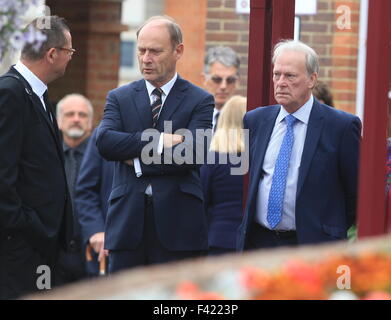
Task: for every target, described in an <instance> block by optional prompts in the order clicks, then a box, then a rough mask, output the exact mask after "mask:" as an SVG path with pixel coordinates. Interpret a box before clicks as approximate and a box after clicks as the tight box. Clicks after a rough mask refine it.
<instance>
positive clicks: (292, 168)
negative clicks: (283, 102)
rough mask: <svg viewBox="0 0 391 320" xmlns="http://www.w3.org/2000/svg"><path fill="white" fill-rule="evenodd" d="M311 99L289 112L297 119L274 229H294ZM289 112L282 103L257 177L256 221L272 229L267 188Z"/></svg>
mask: <svg viewBox="0 0 391 320" xmlns="http://www.w3.org/2000/svg"><path fill="white" fill-rule="evenodd" d="M313 103H314V98H313V96H312V95H311V97H310V98H309V100H308V101H307V102H306V103H305V104H304V105H303V106H302V107H300V108H299V109H298V110H297V111H296V112H294V113H292V115H293V116H294V117H295V118H296V119H297V121H296V123H295V125H294V127H293V132H294V143H293V148H292V155H291V159H290V162H289V169H288V176H287V181H286V187H285V197H284V204H283V212H282V218H281V221H280V223H279V224H278V225H277V227H276V228H275V229H276V230H296V219H295V207H296V191H297V181H298V178H299V169H300V163H301V156H302V154H303V148H304V141H305V137H306V133H307V127H308V120H309V117H310V113H311V110H312V105H313ZM288 114H289V113H288V112H287V111H286V110H285V108H284V107H283V106H281V107H280V112H279V114H278V116H277V118H276V122H275V124H274V128H273V132H272V134H271V137H270V141H269V145H268V147H267V149H266V153H265V159H264V161H263V166H262V171H263V178H262V179H261V180H260V181H259V188H258V196H257V212H256V217H255V221H256V222H258V223H259V224H261V225H262V226H264V227H266V228H268V229H271V228H270V226H269V224H268V222H267V206H268V200H269V192H270V188H271V185H272V177H273V172H274V166H275V163H276V160H277V156H278V152H279V151H280V147H281V143H282V139H283V138H284V135H285V132H286V128H287V125H286V122H285V121H284V119H285V117H286V116H287V115H288Z"/></svg>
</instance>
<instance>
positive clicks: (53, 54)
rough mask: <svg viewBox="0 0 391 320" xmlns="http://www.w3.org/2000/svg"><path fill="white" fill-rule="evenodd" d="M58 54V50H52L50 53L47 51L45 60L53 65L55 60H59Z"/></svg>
mask: <svg viewBox="0 0 391 320" xmlns="http://www.w3.org/2000/svg"><path fill="white" fill-rule="evenodd" d="M57 56H58V52H57V50H56V48H50V49H49V50H48V51H46V54H45V58H46V59H47V60H48V61H49V62H50V63H53V62H54V60H55V59H56V58H57Z"/></svg>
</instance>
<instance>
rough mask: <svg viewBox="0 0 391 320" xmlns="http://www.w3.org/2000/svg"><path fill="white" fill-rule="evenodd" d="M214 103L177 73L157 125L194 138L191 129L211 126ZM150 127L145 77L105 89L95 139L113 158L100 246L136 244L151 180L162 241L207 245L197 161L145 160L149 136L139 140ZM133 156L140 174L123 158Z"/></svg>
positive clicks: (174, 246)
mask: <svg viewBox="0 0 391 320" xmlns="http://www.w3.org/2000/svg"><path fill="white" fill-rule="evenodd" d="M213 107H214V101H213V97H212V96H211V95H210V94H209V93H207V92H206V91H204V90H202V89H200V88H198V87H196V86H194V85H192V84H191V83H190V82H188V81H186V80H183V79H182V78H180V77H179V76H178V79H177V80H176V82H175V84H174V86H173V88H172V89H171V91H170V93H169V95H168V96H167V98H166V100H165V103H164V105H163V109H162V111H161V114H160V117H159V120H158V123H157V126H156V129H157V130H158V131H159V132H163V130H164V121H172V133H175V131H176V130H178V129H183V128H187V129H189V130H190V131H191V133H192V134H193V136H194V137H195V131H196V129H210V128H211V127H212V114H213ZM151 127H152V113H151V107H150V99H149V96H148V92H147V89H146V85H145V81H144V80H139V81H136V82H133V83H130V84H128V85H125V86H122V87H120V88H117V89H115V90H112V91H111V92H109V94H108V97H107V104H106V107H105V112H104V117H103V120H102V122H101V124H100V126H99V129H98V138H97V146H98V149H99V152H100V153H101V154H102V156H103V157H105V158H106V159H107V160H112V161H116V162H115V170H114V180H113V187H112V191H111V194H110V198H109V208H108V214H107V220H106V235H105V247H106V249H109V250H133V249H135V248H136V247H137V246H138V245H139V243H140V241H141V240H142V235H143V225H144V204H145V199H144V197H145V196H144V194H145V190H146V189H147V186H148V185H149V184H151V186H152V190H153V208H154V220H155V223H156V232H157V234H158V237H159V239H160V241H161V243H162V245H163V246H164V247H165V248H166V249H168V250H174V251H175V250H206V249H207V242H208V241H207V222H206V215H205V212H204V208H203V194H202V189H201V183H200V178H199V165H197V164H195V159H194V161H193V162H192V163H184V164H176V163H173V164H144V163H143V162H142V158H141V154H142V150H143V148H144V147H145V146H146V145H147V144H148V143H149V142H151V141H142V139H141V135H142V132H143V131H145V130H146V129H150V128H151ZM155 142H156V144H157V141H155ZM155 142H154V143H155ZM186 143H187V145H189V147H190V148H191V149H190V150H191V151H192V152H193V153H195V150H196V148H197V147H199V145H196V144H195V143H192V142H191V140H187V138H186V140H185V142H184V143H181V144H180V145H183V144H186ZM180 145H178V146H177V147H179V146H180ZM177 147H176V148H177ZM202 147H203V148H204V149H206V148H207V146H206V145H205V146H202ZM137 157H138V158H139V159H140V163H141V169H142V173H143V174H142V176H141V177H139V178H138V177H136V174H135V171H134V168H133V167H130V166H129V165H127V164H125V163H124V162H123V161H124V160H128V159H134V158H137ZM161 158H162V159H163V158H164V155H163V156H162V157H161Z"/></svg>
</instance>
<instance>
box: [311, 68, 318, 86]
mask: <svg viewBox="0 0 391 320" xmlns="http://www.w3.org/2000/svg"><path fill="white" fill-rule="evenodd" d="M317 82H318V74H317V73H316V72H314V73H313V74H311V75H310V85H309V88H310V89H313V88H314V87H315V85H316V83H317Z"/></svg>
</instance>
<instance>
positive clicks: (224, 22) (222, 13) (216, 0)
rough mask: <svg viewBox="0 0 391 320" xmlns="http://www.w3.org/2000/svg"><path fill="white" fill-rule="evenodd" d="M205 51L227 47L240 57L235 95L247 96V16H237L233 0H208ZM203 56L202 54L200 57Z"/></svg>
mask: <svg viewBox="0 0 391 320" xmlns="http://www.w3.org/2000/svg"><path fill="white" fill-rule="evenodd" d="M207 5H208V7H207V15H206V34H205V38H206V50H207V49H208V48H210V47H213V46H217V45H224V46H229V47H231V48H232V49H234V50H235V51H236V52H237V53H238V54H239V56H240V62H241V64H240V75H241V78H240V86H239V88H238V91H237V93H238V94H241V95H244V96H246V95H247V65H248V30H249V15H247V14H237V13H236V10H235V7H236V1H235V0H208V3H207ZM204 56H205V53H203V55H202V57H204Z"/></svg>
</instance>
